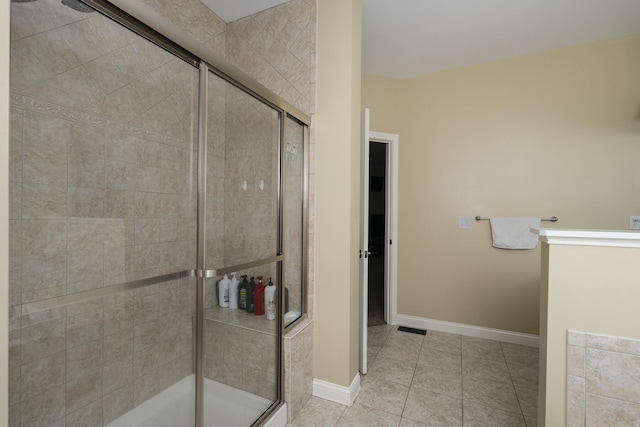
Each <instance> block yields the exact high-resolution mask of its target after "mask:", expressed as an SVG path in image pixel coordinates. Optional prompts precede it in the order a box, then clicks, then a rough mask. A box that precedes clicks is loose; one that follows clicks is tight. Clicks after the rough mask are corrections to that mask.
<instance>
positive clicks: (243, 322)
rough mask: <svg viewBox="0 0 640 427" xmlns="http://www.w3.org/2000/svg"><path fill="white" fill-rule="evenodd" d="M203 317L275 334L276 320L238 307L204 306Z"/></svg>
mask: <svg viewBox="0 0 640 427" xmlns="http://www.w3.org/2000/svg"><path fill="white" fill-rule="evenodd" d="M204 318H205V321H206V320H210V321H214V322H219V323H223V324H225V325H230V326H234V327H237V328H242V329H248V330H252V331H256V332H262V333H265V334H269V335H275V334H276V330H277V322H276V321H275V320H267V318H266V316H264V315H261V316H256V315H255V314H253V313H247V312H246V311H244V310H240V309H237V310H231V309H229V308H222V307H219V306H215V307H210V308H205V310H204Z"/></svg>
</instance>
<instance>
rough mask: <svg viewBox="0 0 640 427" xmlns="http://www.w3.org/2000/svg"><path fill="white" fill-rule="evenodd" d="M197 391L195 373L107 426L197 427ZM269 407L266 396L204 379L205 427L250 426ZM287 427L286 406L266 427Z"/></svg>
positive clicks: (280, 409) (278, 411) (269, 402)
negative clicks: (194, 426) (195, 390)
mask: <svg viewBox="0 0 640 427" xmlns="http://www.w3.org/2000/svg"><path fill="white" fill-rule="evenodd" d="M194 389H195V375H193V374H191V375H190V376H188V377H185V378H183V379H182V380H180V381H178V382H177V383H175V384H174V385H172V386H171V387H169V388H168V389H166V390H164V391H162V392H160V393H158V394H157V395H155V396H154V397H152V398H151V399H149V400H147V401H146V402H144V403H142V404H141V405H139V406H137V407H135V408H133V409H132V410H131V411H129V412H127V413H126V414H123V415H122V416H121V417H119V418H117V419H115V420H113V421H112V422H110V423H109V424H107V426H106V427H176V426H184V425H187V426H193V425H194V424H195V410H194V408H195V402H194V399H195V397H194V392H193V390H194ZM269 406H271V401H270V400H268V399H265V398H264V397H260V396H256V395H254V394H251V393H248V392H246V391H242V390H238V389H235V388H233V387H230V386H228V385H225V384H221V383H219V382H216V381H212V380H210V379H207V378H205V380H204V419H205V426H224V427H248V426H250V425H251V423H252V422H253V421H254V420H256V419H257V418H258V417H259V416H260V415H262V413H263V412H264V411H266V410H267V408H269ZM185 422H186V423H187V424H185ZM286 424H287V408H286V405H282V406H281V407H280V408H279V409H278V410H277V411H276V412H275V413H274V414H273V415H272V417H271V418H270V419H269V420H268V421H267V422H266V423H265V424H264V426H265V427H284V426H285V425H286Z"/></svg>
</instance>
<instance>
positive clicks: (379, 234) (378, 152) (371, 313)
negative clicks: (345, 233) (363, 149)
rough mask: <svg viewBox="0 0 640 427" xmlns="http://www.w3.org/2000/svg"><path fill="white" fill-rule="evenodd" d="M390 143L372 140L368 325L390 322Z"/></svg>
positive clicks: (370, 154)
mask: <svg viewBox="0 0 640 427" xmlns="http://www.w3.org/2000/svg"><path fill="white" fill-rule="evenodd" d="M387 149H388V147H387V144H385V143H382V142H375V141H369V252H370V254H369V274H368V279H369V283H368V286H367V287H368V310H367V313H368V319H367V326H378V325H384V324H386V323H387V319H386V316H385V309H384V308H385V301H386V295H385V294H386V292H385V288H386V285H387V276H386V272H387V270H388V269H387V267H386V260H387V256H386V252H387V251H386V244H385V242H386V240H387V238H386V237H387V208H388V206H387V205H388V204H387V195H388V191H387V181H388V180H387V159H388V155H387Z"/></svg>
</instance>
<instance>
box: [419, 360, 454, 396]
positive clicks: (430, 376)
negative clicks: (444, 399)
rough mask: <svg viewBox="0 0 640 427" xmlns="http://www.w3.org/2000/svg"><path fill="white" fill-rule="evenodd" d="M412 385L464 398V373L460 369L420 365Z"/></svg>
mask: <svg viewBox="0 0 640 427" xmlns="http://www.w3.org/2000/svg"><path fill="white" fill-rule="evenodd" d="M411 386H412V387H417V388H422V389H426V390H429V391H432V392H434V393H440V394H444V395H447V396H450V397H455V398H458V399H462V373H461V372H459V371H453V370H445V369H437V368H431V367H429V366H422V365H418V366H416V373H415V375H414V377H413V382H412V383H411Z"/></svg>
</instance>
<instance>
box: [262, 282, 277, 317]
mask: <svg viewBox="0 0 640 427" xmlns="http://www.w3.org/2000/svg"><path fill="white" fill-rule="evenodd" d="M264 309H265V313H266V315H267V320H275V318H276V286H275V285H274V284H273V282H272V281H271V278H269V284H268V285H267V287H266V288H265V290H264Z"/></svg>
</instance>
